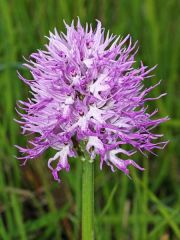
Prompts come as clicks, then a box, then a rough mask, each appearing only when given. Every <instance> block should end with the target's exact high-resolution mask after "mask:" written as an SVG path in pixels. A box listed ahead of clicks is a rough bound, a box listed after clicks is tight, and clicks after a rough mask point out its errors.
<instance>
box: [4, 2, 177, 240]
mask: <svg viewBox="0 0 180 240" xmlns="http://www.w3.org/2000/svg"><path fill="white" fill-rule="evenodd" d="M179 3H180V2H179V1H178V0H177V1H176V0H119V1H118V0H91V1H90V0H89V1H88V0H76V1H70V0H66V1H65V0H61V1H56V0H55V1H50V0H49V1H48V0H38V1H31V0H14V1H13V0H0V96H1V97H0V240H1V239H2V240H14V239H17V240H21V239H22V240H25V239H28V240H29V239H33V240H34V239H35V240H36V239H38V240H41V239H42V240H46V239H48V240H49V239H50V240H54V239H81V237H80V228H81V226H80V216H81V213H80V209H81V199H80V196H81V167H82V166H81V162H80V161H79V160H71V162H70V163H71V171H70V172H69V173H66V172H62V173H61V179H62V184H60V185H58V184H57V183H56V182H54V181H53V179H52V176H51V173H50V171H48V168H47V160H48V158H49V156H50V154H51V153H50V152H48V153H46V154H45V155H44V156H43V157H41V158H40V159H38V160H37V161H32V162H28V164H27V165H26V166H25V167H20V166H19V162H18V161H17V160H16V159H15V158H14V156H15V155H16V154H17V152H16V149H15V148H14V147H13V145H14V144H19V145H25V138H24V137H22V136H21V135H20V128H19V126H18V125H17V124H16V123H15V122H14V121H13V118H15V117H17V116H16V113H15V110H14V108H15V105H16V102H17V100H18V99H21V100H22V99H25V98H26V97H27V96H30V95H29V93H28V89H27V87H26V86H25V85H24V84H23V83H22V82H21V81H20V80H19V79H18V77H17V73H16V70H20V71H21V73H22V74H24V75H25V76H28V77H29V75H28V73H27V71H26V70H25V69H23V67H22V65H21V64H22V62H23V61H24V60H23V57H22V56H25V57H28V56H29V55H30V53H31V52H33V51H36V49H39V48H41V49H42V48H43V44H45V43H46V42H47V39H46V38H44V36H45V35H46V36H47V35H48V34H49V30H51V31H52V30H53V28H54V27H57V29H58V30H59V31H64V26H63V19H65V20H66V21H67V22H68V23H70V21H71V20H72V19H73V18H76V17H77V16H79V17H80V19H81V22H82V23H83V24H84V23H85V22H86V21H88V22H92V23H93V25H95V19H96V18H98V19H100V20H101V21H102V22H103V25H104V26H105V27H106V29H110V30H111V32H113V33H116V34H118V35H119V34H120V35H122V36H125V35H126V34H128V33H130V34H131V35H132V36H133V40H134V41H135V40H137V39H138V40H139V46H140V50H139V53H138V56H137V61H139V60H140V59H142V60H143V61H144V63H145V64H146V65H149V66H150V67H152V66H153V65H155V64H158V68H157V69H156V70H155V72H154V73H155V74H156V76H155V77H154V78H153V79H150V80H149V81H146V84H147V85H150V84H154V83H156V82H157V81H158V80H159V79H162V80H163V81H162V83H161V85H160V86H159V87H157V88H156V89H155V90H154V91H153V93H151V96H157V95H158V94H160V93H162V92H167V93H168V95H167V96H166V97H163V98H162V99H160V100H157V101H156V102H155V103H151V104H153V105H152V106H153V107H155V108H159V116H167V115H168V116H169V117H170V118H171V120H170V121H168V122H167V123H164V124H162V126H160V127H159V128H158V129H157V131H158V132H163V133H164V134H165V139H169V140H170V143H169V145H168V146H167V147H166V148H165V149H164V150H163V151H159V152H157V153H158V157H154V156H152V155H150V156H149V159H148V160H147V159H143V157H142V156H137V158H139V159H140V161H141V165H143V166H145V168H146V171H144V172H139V171H137V170H134V169H133V168H131V175H132V180H130V179H129V178H127V177H126V176H125V175H124V174H123V173H122V172H120V171H117V172H116V173H114V174H113V173H112V172H111V171H110V169H109V168H107V167H104V169H103V171H100V170H99V163H98V162H96V166H95V167H96V171H95V212H96V219H95V232H96V239H97V240H101V239H102V240H110V239H121V240H129V239H132V240H147V239H150V240H151V239H152V240H154V239H155V240H156V239H160V240H169V239H180V228H179V224H180V191H179V178H180V175H179V170H180V169H178V167H179V158H180V82H179V75H178V74H179V72H178V62H179V60H180V59H179V57H180V51H179V50H180V45H179V42H180V32H179V31H180V28H178V27H179V26H180V19H179V12H180V4H179Z"/></svg>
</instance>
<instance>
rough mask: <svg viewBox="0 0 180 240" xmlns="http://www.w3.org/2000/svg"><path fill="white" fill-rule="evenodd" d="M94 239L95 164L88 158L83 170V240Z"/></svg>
mask: <svg viewBox="0 0 180 240" xmlns="http://www.w3.org/2000/svg"><path fill="white" fill-rule="evenodd" d="M93 239H94V162H92V161H90V158H88V157H87V155H86V159H85V160H84V161H83V168H82V240H93Z"/></svg>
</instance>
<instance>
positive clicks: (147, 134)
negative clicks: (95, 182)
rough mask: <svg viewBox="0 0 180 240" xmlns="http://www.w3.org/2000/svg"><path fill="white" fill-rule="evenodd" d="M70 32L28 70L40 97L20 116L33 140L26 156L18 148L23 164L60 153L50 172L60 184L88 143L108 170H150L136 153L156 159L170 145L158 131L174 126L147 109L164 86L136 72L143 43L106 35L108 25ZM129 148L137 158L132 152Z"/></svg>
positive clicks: (56, 37)
mask: <svg viewBox="0 0 180 240" xmlns="http://www.w3.org/2000/svg"><path fill="white" fill-rule="evenodd" d="M65 27H66V29H67V33H66V34H64V33H62V32H61V33H60V34H59V33H58V32H57V31H56V29H55V32H54V34H53V33H50V37H49V38H48V39H49V44H48V45H46V50H38V51H37V52H36V53H33V54H31V56H30V60H29V61H27V63H26V64H24V66H26V67H27V68H28V69H29V70H30V72H31V74H32V78H33V79H32V80H27V79H25V78H24V77H22V76H21V75H20V74H19V73H18V75H19V78H20V79H22V80H23V81H24V82H25V83H26V84H27V85H28V86H29V87H30V88H31V94H32V97H31V99H28V101H27V102H23V101H19V104H18V106H19V108H20V109H22V110H23V111H25V113H19V114H20V116H21V121H18V122H19V123H20V124H21V127H22V133H23V134H26V133H31V134H32V137H31V139H30V140H29V141H28V143H29V144H28V146H27V147H26V148H23V147H19V146H18V148H19V150H20V152H21V153H22V154H23V156H22V157H20V159H21V160H22V161H24V162H23V163H25V162H26V161H27V160H29V159H34V158H37V157H39V156H40V155H41V154H42V153H43V152H44V151H45V150H46V149H48V148H53V149H55V150H56V151H57V152H56V154H55V155H54V156H53V157H52V158H50V159H49V161H48V167H49V168H50V170H51V171H52V174H53V176H54V179H55V180H57V181H60V179H59V176H58V172H59V171H60V170H61V169H66V171H69V168H70V165H69V163H68V159H69V158H70V157H74V156H76V155H77V148H78V144H77V143H78V142H80V141H83V142H84V144H85V146H86V150H87V152H88V153H89V154H90V157H91V159H94V158H95V157H96V155H99V156H100V168H102V165H103V163H106V164H107V165H109V166H110V167H111V169H112V170H113V171H114V166H115V167H116V168H118V169H120V170H121V171H123V172H124V173H125V174H127V175H128V174H129V170H128V165H133V166H134V167H136V168H138V169H140V170H143V168H142V167H140V166H139V165H138V164H137V163H135V162H134V161H133V160H132V159H130V157H131V156H132V155H133V154H134V153H135V152H136V150H139V151H140V152H144V151H149V152H152V151H153V149H156V148H159V149H162V148H163V147H164V146H165V145H166V142H157V141H156V142H154V140H156V139H159V138H160V137H162V135H160V134H155V133H152V132H151V130H152V129H153V128H154V127H156V126H157V125H159V124H160V123H162V122H164V121H166V120H167V118H161V119H153V117H154V115H155V114H156V113H157V110H155V111H153V112H151V113H147V107H145V102H147V101H150V100H153V98H149V97H147V94H148V93H149V92H150V91H151V90H152V89H153V88H155V87H156V86H157V85H159V83H157V84H156V85H154V86H152V87H149V88H144V85H143V81H144V80H145V79H146V78H149V77H150V76H149V73H150V72H151V71H152V70H153V69H154V68H151V69H148V68H147V66H144V65H143V64H142V63H141V65H140V67H139V68H135V67H134V63H135V59H134V57H135V54H136V43H135V44H134V45H132V43H131V37H130V36H129V35H128V36H127V37H126V38H124V39H121V38H120V37H116V36H115V35H113V34H111V35H110V34H109V31H108V32H107V34H106V35H105V33H104V32H105V30H104V28H102V26H101V22H100V21H97V27H96V30H95V31H93V29H92V26H91V25H88V24H86V27H85V29H84V28H83V27H82V26H81V24H80V21H79V19H78V22H77V26H76V27H75V26H74V22H72V24H71V25H70V26H69V25H67V24H66V23H65ZM162 95H164V94H162ZM162 95H160V96H159V97H161V96H162ZM159 97H157V98H159ZM157 98H154V99H157ZM127 145H128V146H129V149H130V148H131V149H132V150H125V147H126V146H127ZM119 154H120V155H119ZM123 155H124V156H126V157H125V159H126V160H124V157H123ZM120 156H121V157H122V158H121V157H120Z"/></svg>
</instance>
